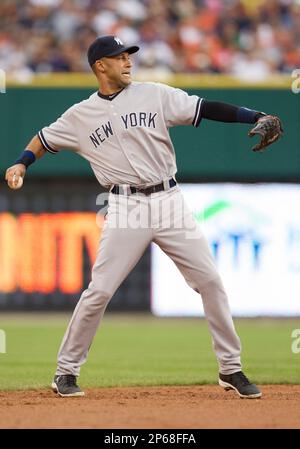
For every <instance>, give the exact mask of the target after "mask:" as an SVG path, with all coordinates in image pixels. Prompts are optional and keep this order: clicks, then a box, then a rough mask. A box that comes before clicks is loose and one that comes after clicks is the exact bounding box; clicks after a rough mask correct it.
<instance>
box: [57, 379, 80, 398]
mask: <svg viewBox="0 0 300 449" xmlns="http://www.w3.org/2000/svg"><path fill="white" fill-rule="evenodd" d="M51 386H52V390H53V391H54V393H57V394H58V395H59V396H62V397H63V398H69V397H74V396H84V392H83V391H81V390H80V388H79V387H78V385H77V383H76V376H74V375H73V374H63V375H60V376H54V379H53V382H52V385H51Z"/></svg>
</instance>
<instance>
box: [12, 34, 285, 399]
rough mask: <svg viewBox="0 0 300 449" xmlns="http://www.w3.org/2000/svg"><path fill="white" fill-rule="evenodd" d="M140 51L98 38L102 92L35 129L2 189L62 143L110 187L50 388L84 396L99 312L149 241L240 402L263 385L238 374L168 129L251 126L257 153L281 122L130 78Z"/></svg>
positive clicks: (220, 291) (227, 323)
mask: <svg viewBox="0 0 300 449" xmlns="http://www.w3.org/2000/svg"><path fill="white" fill-rule="evenodd" d="M138 50H139V47H137V46H131V47H126V46H125V45H124V44H123V43H122V42H121V40H120V39H119V38H117V37H114V36H101V37H98V38H97V39H96V40H95V41H94V42H93V43H92V44H91V45H90V47H89V49H88V61H89V64H90V66H91V68H92V70H93V72H94V74H95V76H96V77H97V80H98V83H99V90H98V91H97V92H95V93H93V94H92V95H91V96H90V97H89V98H88V99H86V100H84V101H82V102H80V103H78V104H75V105H73V106H72V107H70V108H69V109H68V110H67V111H66V112H65V113H64V114H62V116H61V117H59V118H58V120H57V121H56V122H54V123H52V124H51V125H50V126H46V127H45V128H43V129H41V130H40V131H39V133H38V135H37V136H35V137H33V139H32V140H31V141H30V143H29V144H28V145H27V148H26V149H25V151H23V153H22V154H21V155H20V157H19V159H18V160H17V161H16V162H15V164H14V165H13V166H12V167H10V168H9V169H8V170H7V172H6V180H7V182H8V185H9V186H10V187H12V188H14V187H15V186H16V185H17V184H18V182H19V178H20V177H22V178H24V176H25V173H26V170H27V168H28V167H29V166H30V164H32V163H33V162H34V161H35V160H36V159H38V158H40V157H42V156H43V155H44V154H45V153H46V152H49V153H52V154H56V153H58V152H59V151H60V150H61V149H62V148H67V149H69V150H71V151H73V152H75V153H78V154H80V155H81V156H82V157H84V158H85V159H87V160H88V161H89V162H90V165H91V167H92V169H93V171H94V173H95V176H96V178H97V179H98V181H99V183H100V184H101V185H103V186H104V187H106V188H107V189H108V190H109V207H108V213H107V216H106V219H105V222H104V226H103V231H102V237H101V241H100V245H99V250H98V252H97V257H96V261H95V264H94V266H93V270H92V278H91V282H90V284H89V286H88V288H87V289H86V290H85V291H84V292H83V293H82V295H81V298H80V300H79V302H78V304H77V306H76V308H75V310H74V313H73V316H72V318H71V320H70V323H69V326H68V328H67V330H66V333H65V335H64V338H63V341H62V343H61V347H60V349H59V353H58V364H57V370H56V373H55V376H54V379H53V383H52V388H53V390H54V392H56V393H58V394H59V395H60V396H63V397H69V396H83V395H84V392H83V391H82V390H81V389H80V387H79V386H78V385H77V377H78V376H79V373H80V368H81V365H82V364H83V363H84V362H85V361H86V359H87V355H88V351H89V348H90V346H91V344H92V340H93V337H94V335H95V333H96V330H97V328H98V326H99V324H100V322H101V320H102V317H103V314H104V311H105V308H106V306H107V304H108V302H109V300H110V299H111V297H112V296H113V294H114V293H115V291H116V290H117V288H118V287H119V285H120V284H121V283H122V281H123V280H124V279H125V278H126V277H127V275H128V273H129V272H130V271H131V270H132V269H133V267H134V266H135V264H136V263H137V262H138V260H139V259H140V257H141V255H142V254H143V253H144V251H145V249H146V248H147V246H148V245H149V243H150V242H155V243H156V244H158V245H159V246H160V248H161V249H162V250H163V251H164V252H165V253H166V254H167V255H168V256H169V257H170V258H171V259H172V260H173V261H174V262H175V264H176V265H177V267H178V268H179V270H180V271H181V273H182V274H183V276H184V278H185V280H186V282H187V284H188V285H189V286H190V287H191V288H193V289H194V290H195V291H196V292H198V293H199V294H200V295H201V297H202V301H203V305H204V311H205V315H206V319H207V321H208V324H209V328H210V332H211V336H212V340H213V348H214V351H215V354H216V357H217V360H218V365H219V384H220V385H221V386H222V387H223V388H225V389H226V390H228V389H233V390H235V391H236V392H237V393H238V395H239V396H240V397H242V398H259V397H260V396H261V392H260V390H259V389H258V388H257V386H256V385H254V384H252V383H251V382H250V381H249V380H248V379H247V377H246V376H245V375H244V373H243V372H242V367H241V360H240V352H241V347H240V340H239V337H238V336H237V334H236V331H235V328H234V324H233V321H232V317H231V313H230V309H229V305H228V299H227V296H226V292H225V290H224V287H223V284H222V281H221V279H220V276H219V274H218V272H217V270H216V267H215V264H214V261H213V258H212V255H211V252H210V249H209V246H208V243H207V241H206V239H205V238H204V236H203V233H202V231H201V229H200V228H199V227H198V224H197V223H196V221H195V220H194V218H193V215H192V212H191V211H189V210H188V208H187V206H186V204H185V202H184V199H183V197H182V194H181V191H180V188H179V186H178V184H177V182H176V179H175V174H176V170H177V169H176V161H175V153H174V148H173V145H172V142H171V140H170V136H169V132H168V129H169V128H170V127H172V126H175V125H193V126H195V127H198V126H199V124H200V122H201V120H202V119H210V120H217V121H222V122H240V123H249V124H252V123H253V124H255V126H254V127H253V129H252V130H251V132H250V134H251V135H255V134H260V135H261V142H260V144H258V145H256V146H255V147H254V150H255V151H258V150H262V149H264V148H265V147H266V146H267V145H269V144H270V143H272V142H274V141H275V140H277V139H278V138H279V137H280V135H281V133H282V129H281V125H280V120H279V119H278V118H277V117H273V116H270V115H266V114H264V113H261V112H258V111H255V110H251V109H248V108H244V107H237V106H233V105H230V104H226V103H220V102H213V101H208V100H206V99H203V98H199V97H198V96H196V95H191V96H189V95H188V94H187V93H186V92H184V91H183V90H180V89H175V88H173V87H170V86H167V85H164V84H160V83H153V82H145V83H140V82H132V79H131V69H132V61H131V54H133V53H135V52H137V51H138ZM204 144H205V143H204ZM186 151H187V157H188V148H187V149H186ZM199 151H201V149H200V150H199ZM174 206H175V207H174ZM136 210H138V214H136ZM133 215H134V216H135V218H136V217H137V216H138V217H139V225H138V226H137V225H136V220H135V221H134V223H132V216H133ZM149 217H150V218H149ZM121 221H122V223H123V224H122V225H120V222H121ZM124 221H125V222H126V226H124Z"/></svg>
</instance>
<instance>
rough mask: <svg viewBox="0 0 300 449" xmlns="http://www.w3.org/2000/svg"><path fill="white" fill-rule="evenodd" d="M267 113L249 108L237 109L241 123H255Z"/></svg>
mask: <svg viewBox="0 0 300 449" xmlns="http://www.w3.org/2000/svg"><path fill="white" fill-rule="evenodd" d="M264 115H265V114H264V113H263V112H258V111H253V109H248V108H243V107H242V108H238V111H237V121H238V122H239V123H255V122H257V120H258V119H259V118H260V117H263V116H264Z"/></svg>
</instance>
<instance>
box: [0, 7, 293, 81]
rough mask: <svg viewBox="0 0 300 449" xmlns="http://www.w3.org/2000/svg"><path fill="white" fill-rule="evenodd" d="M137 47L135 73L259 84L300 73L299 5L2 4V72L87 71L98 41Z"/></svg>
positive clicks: (25, 74)
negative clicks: (105, 38) (215, 76)
mask: <svg viewBox="0 0 300 449" xmlns="http://www.w3.org/2000/svg"><path fill="white" fill-rule="evenodd" d="M105 34H114V35H117V36H118V37H120V38H121V40H123V41H124V43H126V44H128V45H131V44H138V45H139V46H140V47H141V51H140V52H139V53H137V54H136V56H135V57H134V61H135V66H136V71H139V72H140V73H147V74H149V75H154V76H155V75H156V74H170V73H177V72H180V73H225V74H232V75H235V76H238V77H240V78H247V79H253V80H260V79H264V78H265V77H267V76H268V75H269V74H272V73H274V72H275V73H276V72H282V73H291V71H292V70H293V69H294V68H297V67H298V68H300V0H223V1H222V0H72V1H71V0H15V1H12V0H1V2H0V69H2V70H5V71H6V72H7V73H9V74H10V75H12V76H14V77H16V78H19V79H20V80H22V79H26V77H30V76H31V75H32V74H33V73H37V72H38V73H41V72H42V73H48V72H87V71H89V70H90V69H89V66H88V63H87V59H86V51H87V48H88V46H89V44H90V43H91V42H92V41H93V40H94V39H95V38H96V37H97V36H99V35H105Z"/></svg>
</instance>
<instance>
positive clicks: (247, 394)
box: [219, 371, 262, 399]
mask: <svg viewBox="0 0 300 449" xmlns="http://www.w3.org/2000/svg"><path fill="white" fill-rule="evenodd" d="M219 385H220V386H221V387H223V388H224V389H225V390H235V391H236V392H237V394H238V395H239V397H240V398H246V399H255V398H260V397H261V396H262V393H261V391H260V390H259V389H258V388H257V386H256V385H255V384H252V383H251V382H250V381H249V379H247V377H246V376H245V374H244V373H243V371H238V372H237V373H233V374H221V373H219Z"/></svg>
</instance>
